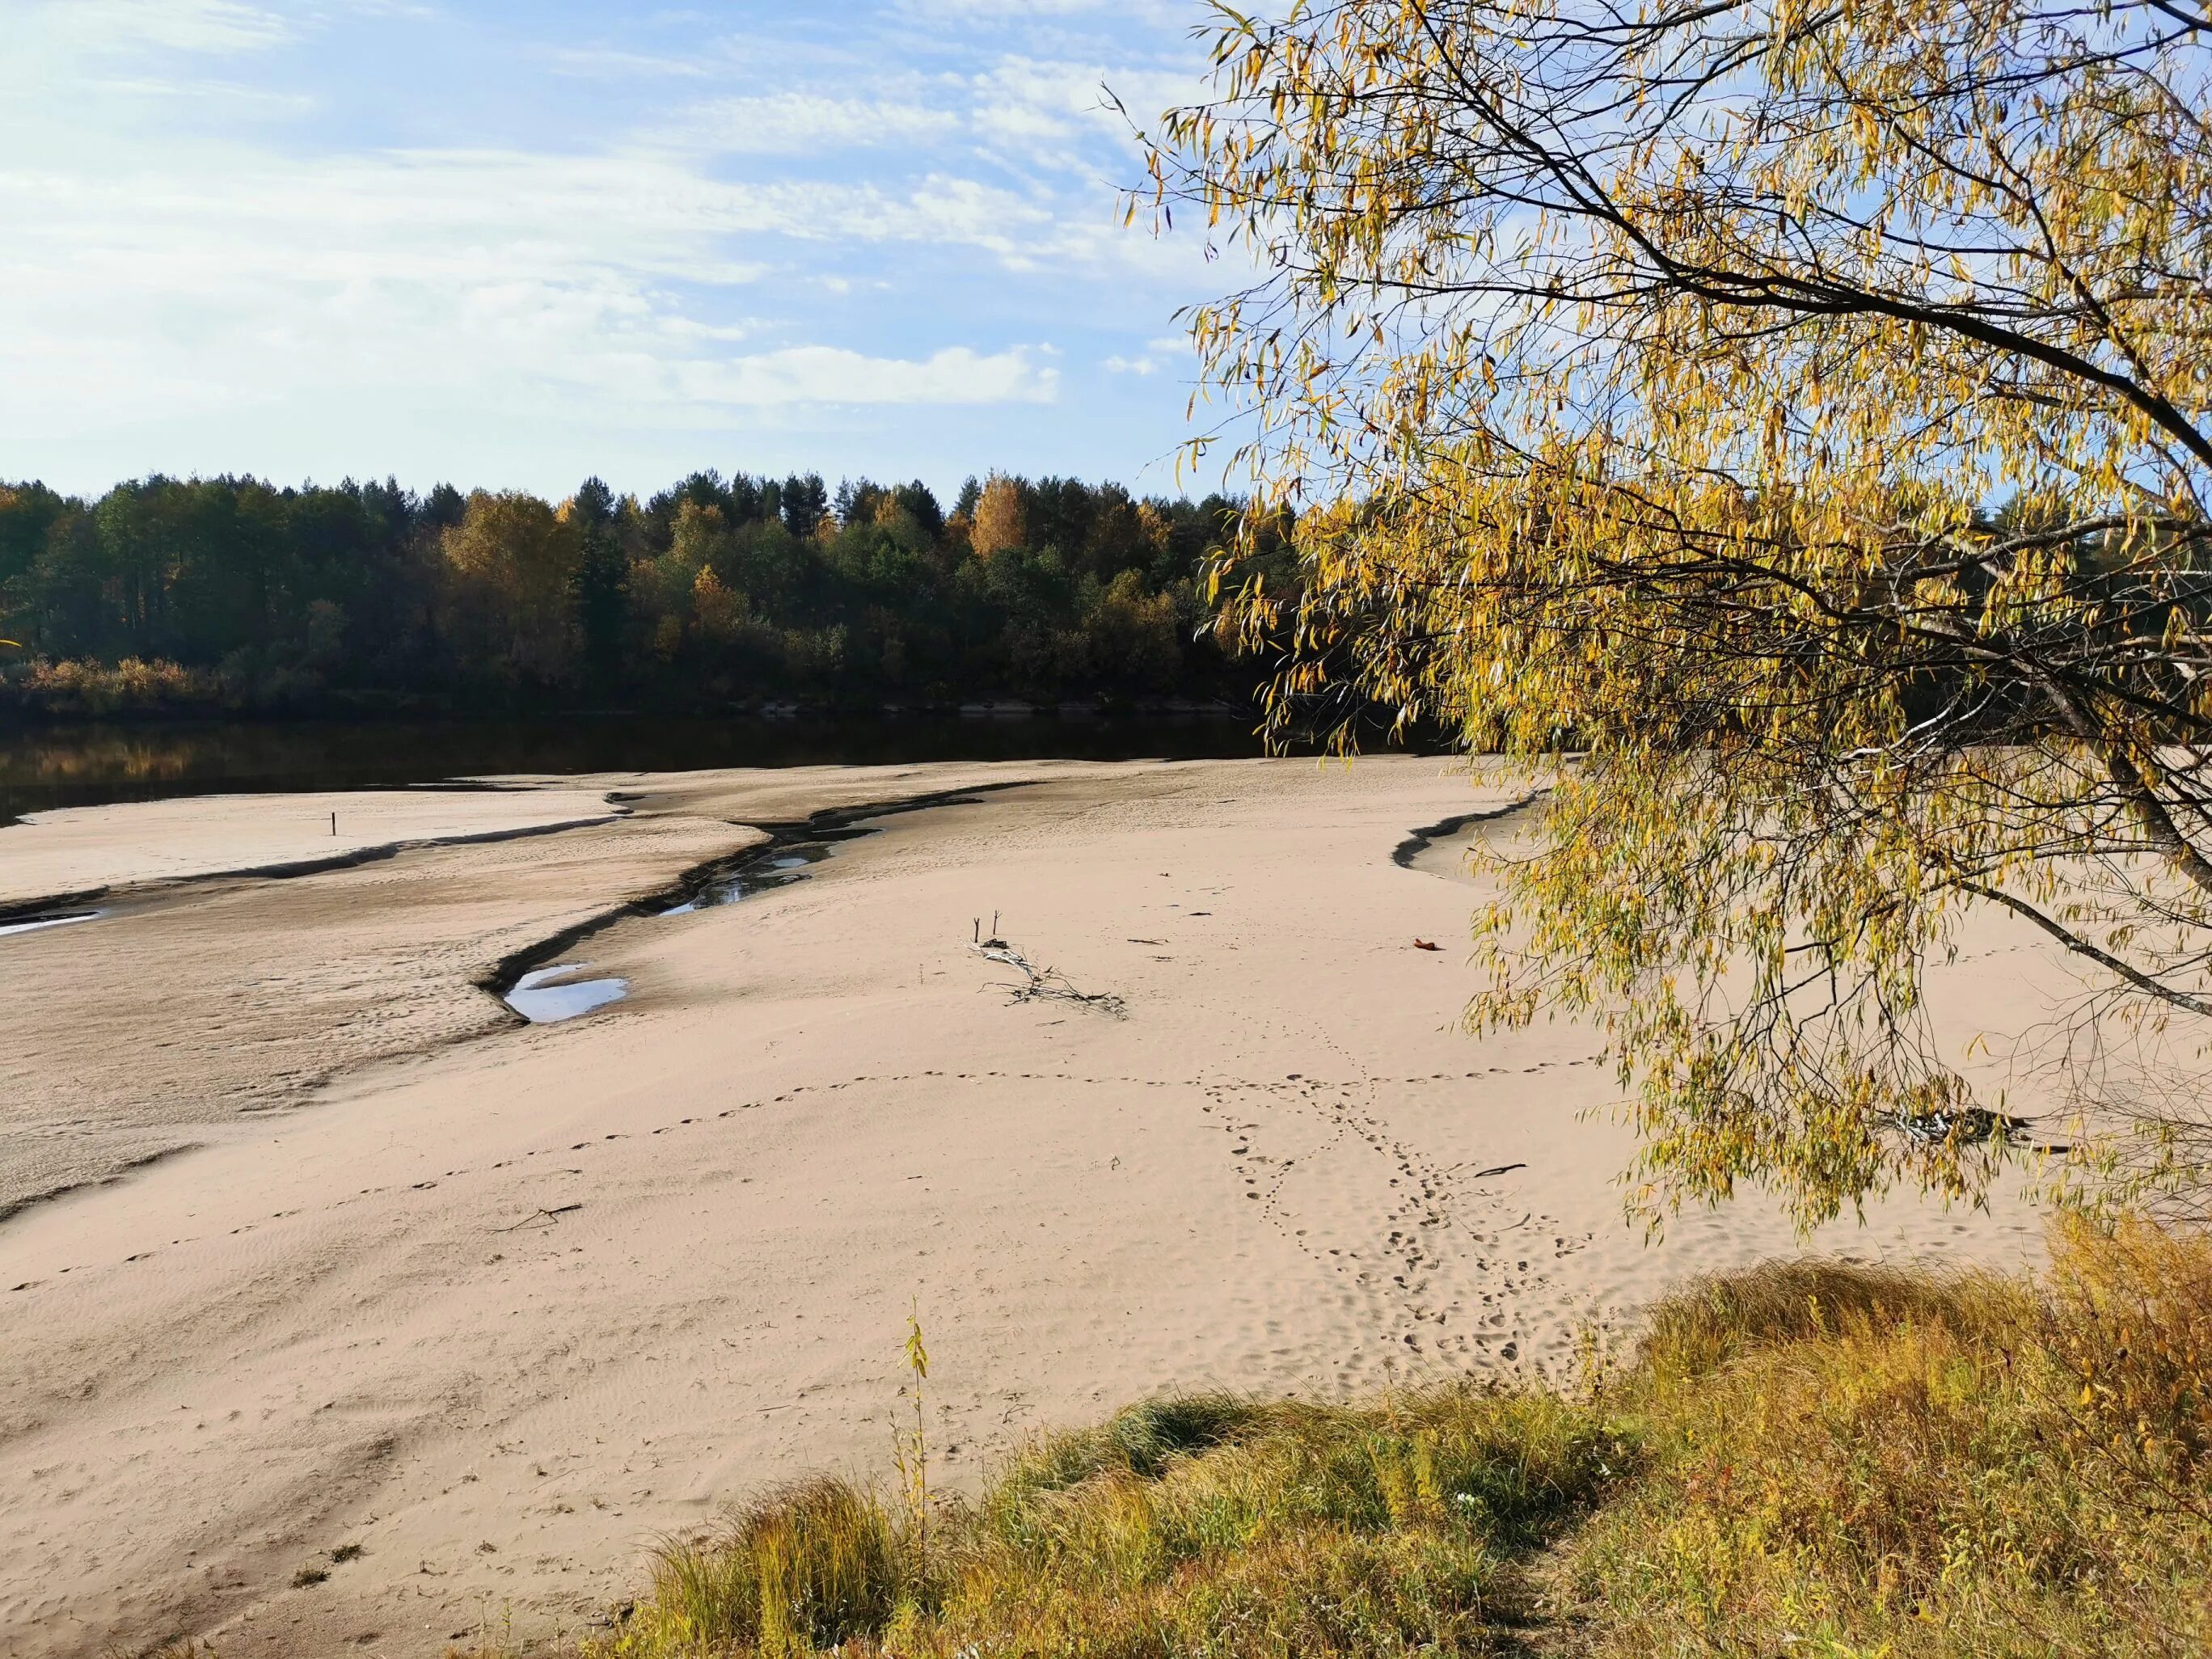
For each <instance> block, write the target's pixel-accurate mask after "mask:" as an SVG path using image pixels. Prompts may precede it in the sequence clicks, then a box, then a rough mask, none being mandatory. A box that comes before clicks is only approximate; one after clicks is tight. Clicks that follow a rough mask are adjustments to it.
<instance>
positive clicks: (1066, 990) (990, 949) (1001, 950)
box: [968, 915, 1129, 1019]
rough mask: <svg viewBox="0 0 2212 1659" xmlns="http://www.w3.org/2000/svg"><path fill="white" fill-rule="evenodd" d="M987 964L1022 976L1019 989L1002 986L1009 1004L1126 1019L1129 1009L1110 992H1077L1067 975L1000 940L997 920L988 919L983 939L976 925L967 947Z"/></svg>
mask: <svg viewBox="0 0 2212 1659" xmlns="http://www.w3.org/2000/svg"><path fill="white" fill-rule="evenodd" d="M968 948H969V950H971V951H975V954H976V955H977V956H980V957H982V958H983V960H984V961H986V962H994V963H998V964H999V965H1000V967H1002V968H1011V969H1013V970H1014V971H1015V972H1016V973H1018V974H1019V975H1021V976H1022V982H1021V983H1020V984H1018V985H1007V984H1005V983H1003V982H1001V985H1000V988H1001V989H1002V990H1004V991H1005V992H1006V1000H1007V1001H1008V1002H1009V1003H1016V1002H1073V1003H1074V1004H1076V1005H1077V1006H1079V1007H1085V1008H1096V1009H1097V1010H1098V1011H1099V1012H1101V1013H1103V1014H1109V1015H1111V1016H1112V1017H1113V1018H1115V1019H1122V1018H1127V1014H1128V1012H1129V1009H1128V1005H1127V1003H1125V1002H1123V1001H1122V1000H1121V998H1120V997H1118V996H1115V994H1113V993H1112V992H1110V991H1079V990H1077V989H1076V988H1075V987H1074V986H1073V985H1072V984H1070V983H1069V982H1068V979H1067V975H1065V974H1063V973H1061V972H1060V970H1059V969H1057V968H1040V967H1038V966H1037V965H1036V963H1033V962H1031V961H1030V959H1029V958H1028V957H1025V956H1024V955H1023V954H1022V953H1021V952H1020V951H1017V950H1016V949H1015V948H1014V947H1013V946H1012V945H1009V944H1007V943H1006V940H1004V939H1000V937H999V919H998V917H996V916H995V915H994V916H993V917H992V918H991V937H990V938H988V939H985V938H984V937H983V924H982V922H981V921H980V920H979V921H977V922H976V924H975V942H974V943H973V944H971V945H969V947H968Z"/></svg>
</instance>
